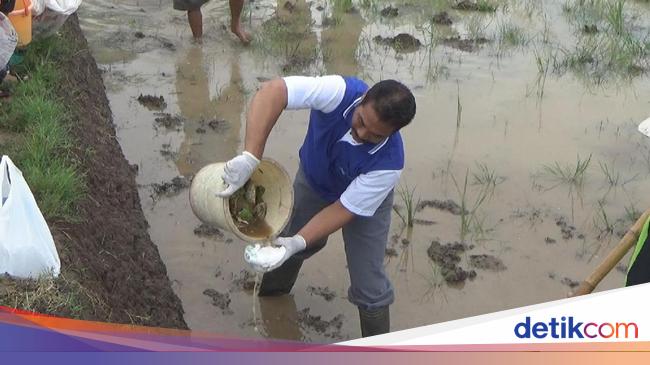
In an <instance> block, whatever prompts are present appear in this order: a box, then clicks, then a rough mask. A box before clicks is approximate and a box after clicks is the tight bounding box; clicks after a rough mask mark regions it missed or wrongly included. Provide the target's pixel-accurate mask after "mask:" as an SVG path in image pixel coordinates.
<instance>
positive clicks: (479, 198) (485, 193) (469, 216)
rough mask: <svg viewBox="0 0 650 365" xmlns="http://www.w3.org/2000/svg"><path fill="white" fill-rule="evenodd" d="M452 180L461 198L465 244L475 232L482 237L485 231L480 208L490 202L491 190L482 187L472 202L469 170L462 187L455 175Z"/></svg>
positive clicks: (461, 237) (462, 232)
mask: <svg viewBox="0 0 650 365" xmlns="http://www.w3.org/2000/svg"><path fill="white" fill-rule="evenodd" d="M451 179H452V181H453V183H454V186H455V187H456V191H457V192H458V195H459V198H460V214H459V216H460V241H461V242H464V241H465V238H466V237H467V235H468V234H469V233H471V232H472V231H475V232H476V233H478V235H477V236H479V237H480V236H481V235H482V234H483V233H484V232H485V229H483V221H482V220H480V219H479V218H478V214H477V213H478V210H479V208H480V207H481V206H482V205H483V204H484V203H485V202H486V201H488V200H489V198H490V190H489V188H487V187H485V186H481V188H480V189H479V191H478V193H477V194H476V196H475V197H474V200H473V201H470V200H469V199H470V197H469V191H468V185H469V169H468V170H466V171H465V179H464V181H463V185H462V187H461V186H460V185H459V184H458V181H456V178H455V177H454V175H451Z"/></svg>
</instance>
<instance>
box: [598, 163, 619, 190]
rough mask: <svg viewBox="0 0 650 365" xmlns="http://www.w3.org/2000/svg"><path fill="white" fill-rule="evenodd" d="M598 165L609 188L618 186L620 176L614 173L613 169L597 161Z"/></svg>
mask: <svg viewBox="0 0 650 365" xmlns="http://www.w3.org/2000/svg"><path fill="white" fill-rule="evenodd" d="M598 165H600V170H601V171H602V172H603V175H605V179H606V180H607V183H608V184H609V186H610V187H615V186H618V185H619V183H620V180H621V174H620V173H619V172H618V171H614V169H613V168H612V167H610V166H609V165H608V164H607V163H603V162H601V161H598Z"/></svg>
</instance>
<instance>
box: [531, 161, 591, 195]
mask: <svg viewBox="0 0 650 365" xmlns="http://www.w3.org/2000/svg"><path fill="white" fill-rule="evenodd" d="M589 163H591V154H590V155H589V157H588V158H587V159H586V160H581V159H580V155H578V158H577V161H576V164H575V166H571V165H561V164H560V163H559V162H557V161H555V162H554V163H553V164H552V165H544V166H543V168H542V169H543V174H545V175H546V176H547V177H549V178H550V179H552V180H554V181H556V182H557V184H556V185H554V186H553V187H551V189H552V188H554V187H555V186H557V185H561V184H564V185H568V186H569V187H570V188H575V189H576V191H581V190H582V187H583V185H584V181H585V174H586V172H587V169H588V168H589Z"/></svg>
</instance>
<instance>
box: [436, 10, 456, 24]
mask: <svg viewBox="0 0 650 365" xmlns="http://www.w3.org/2000/svg"><path fill="white" fill-rule="evenodd" d="M431 20H432V21H433V23H434V24H438V25H451V24H452V23H453V22H452V20H451V18H450V17H449V14H448V13H447V12H446V11H441V12H439V13H437V14H435V15H434V16H433V18H432V19H431Z"/></svg>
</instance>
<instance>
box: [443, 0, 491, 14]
mask: <svg viewBox="0 0 650 365" xmlns="http://www.w3.org/2000/svg"><path fill="white" fill-rule="evenodd" d="M451 8H452V9H455V10H466V11H488V12H494V11H496V10H497V8H496V7H495V6H493V5H490V4H488V3H486V2H484V1H483V2H481V3H478V2H473V1H469V0H462V1H459V2H457V3H456V4H455V5H452V6H451Z"/></svg>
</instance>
